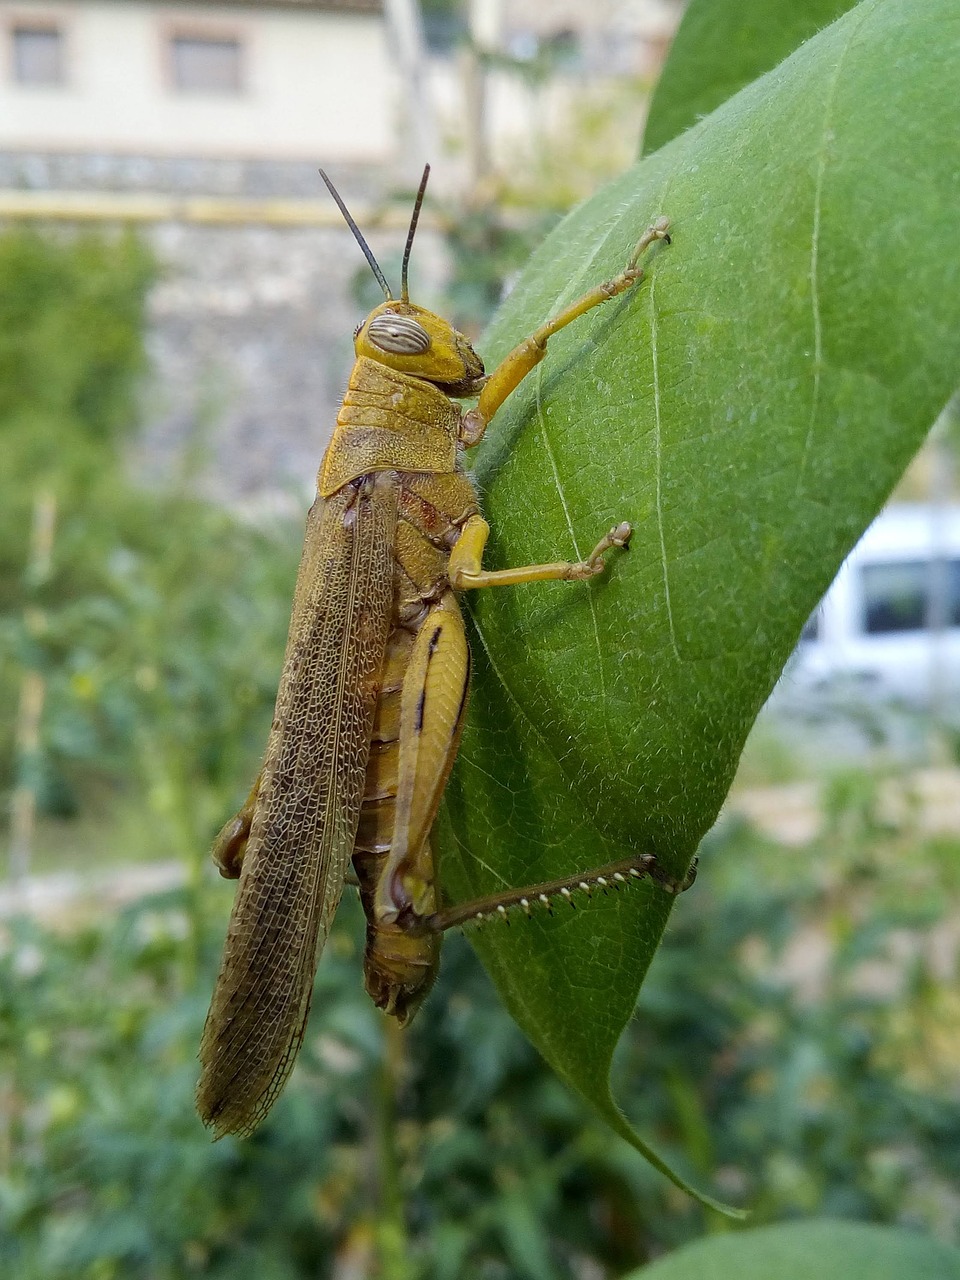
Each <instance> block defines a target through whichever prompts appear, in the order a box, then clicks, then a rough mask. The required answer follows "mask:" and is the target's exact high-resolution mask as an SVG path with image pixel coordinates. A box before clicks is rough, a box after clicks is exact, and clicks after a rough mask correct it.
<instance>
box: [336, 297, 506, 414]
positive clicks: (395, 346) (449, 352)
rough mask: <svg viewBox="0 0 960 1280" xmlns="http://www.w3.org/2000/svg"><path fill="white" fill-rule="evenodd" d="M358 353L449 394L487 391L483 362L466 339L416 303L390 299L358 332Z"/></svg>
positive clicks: (446, 322) (377, 309)
mask: <svg viewBox="0 0 960 1280" xmlns="http://www.w3.org/2000/svg"><path fill="white" fill-rule="evenodd" d="M354 349H355V351H356V353H357V356H366V357H367V358H368V359H370V360H377V361H379V363H380V364H385V365H387V366H388V367H389V368H391V369H396V370H397V371H398V372H399V373H406V374H409V375H410V376H411V377H413V378H423V379H424V381H426V382H432V383H434V384H435V385H436V386H438V387H439V388H440V389H441V390H442V391H443V392H445V393H446V394H447V395H451V396H470V395H476V394H477V393H478V392H479V391H480V388H481V387H482V386H483V378H484V372H483V361H482V360H481V359H480V357H479V356H478V355H477V353H476V352H475V351H474V349H473V347H472V346H471V345H470V343H469V342H468V341H467V339H466V338H465V337H464V336H463V334H462V333H460V332H459V331H458V330H457V329H455V328H454V327H453V325H452V324H450V322H449V321H447V320H444V319H443V317H442V316H438V315H437V314H436V313H435V312H433V311H428V310H427V309H426V307H418V306H417V305H416V304H415V303H413V302H402V301H398V300H396V299H391V300H390V301H388V302H383V303H381V304H380V306H379V307H375V308H374V310H373V311H371V312H370V314H369V315H368V316H367V318H366V320H365V321H364V322H363V324H362V325H361V326H360V328H359V329H358V330H357V333H356V338H355V340H354Z"/></svg>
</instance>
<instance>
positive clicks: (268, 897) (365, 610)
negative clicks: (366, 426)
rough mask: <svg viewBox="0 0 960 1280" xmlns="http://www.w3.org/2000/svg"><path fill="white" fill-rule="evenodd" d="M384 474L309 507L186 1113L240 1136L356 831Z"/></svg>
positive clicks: (372, 663)
mask: <svg viewBox="0 0 960 1280" xmlns="http://www.w3.org/2000/svg"><path fill="white" fill-rule="evenodd" d="M397 492H398V489H397V477H396V473H395V472H379V473H376V474H374V475H371V476H366V477H362V478H361V479H360V480H358V481H355V482H354V483H352V484H349V485H346V486H344V488H343V489H340V490H338V491H337V492H336V493H334V494H333V495H331V497H330V498H328V499H327V500H326V501H325V502H324V501H322V500H321V499H319V498H318V499H317V501H316V503H315V504H314V506H313V508H312V509H311V511H310V515H309V517H308V519H307V533H306V541H305V544H304V549H303V558H302V560H301V562H300V572H299V575H298V578H297V590H296V595H295V598H294V607H293V616H292V618H291V620H290V633H289V637H288V639H287V650H286V656H285V658H284V665H283V673H282V675H281V678H280V690H279V692H278V694H277V705H276V711H275V713H274V719H273V728H272V730H271V733H270V740H269V742H268V744H267V753H266V758H265V761H264V767H263V772H262V774H261V780H260V786H259V791H258V793H257V802H256V808H255V810H254V813H253V818H252V823H251V828H250V836H249V840H248V842H247V848H246V852H245V854H244V859H243V869H242V872H241V875H240V884H239V887H238V890H237V896H236V900H235V902H234V906H233V914H232V915H231V918H230V925H229V929H228V932H227V941H226V946H225V948H224V954H223V961H222V964H221V967H220V974H219V977H218V978H217V985H216V989H215V991H214V994H213V1000H212V1002H211V1005H210V1012H209V1014H208V1015H207V1021H206V1025H205V1027H204V1031H203V1040H202V1043H201V1045H200V1061H201V1063H202V1073H201V1077H200V1083H199V1085H198V1086H197V1109H198V1111H199V1112H200V1116H201V1118H202V1120H203V1121H204V1123H205V1124H207V1125H210V1126H212V1127H213V1129H214V1130H215V1132H216V1136H217V1137H221V1136H222V1135H223V1134H225V1133H236V1134H241V1135H242V1134H248V1133H251V1132H252V1131H253V1130H254V1129H255V1128H256V1127H257V1125H258V1124H259V1123H260V1121H261V1120H262V1119H263V1118H264V1116H265V1115H266V1114H267V1112H268V1111H269V1110H270V1108H271V1106H272V1105H273V1103H274V1101H275V1100H276V1098H277V1095H278V1094H279V1093H280V1090H281V1089H282V1088H283V1085H284V1082H285V1081H286V1078H287V1076H288V1075H289V1074H290V1070H291V1068H292V1066H293V1062H294V1059H295V1057H296V1055H297V1051H298V1049H299V1048H300V1043H301V1041H302V1040H303V1034H304V1028H305V1025H306V1020H307V1013H308V1011H309V1008H310V996H311V992H312V989H313V979H314V974H315V972H316V965H317V960H318V957H319V954H320V951H321V949H322V947H323V944H324V942H325V941H326V937H327V933H328V931H329V928H330V923H331V920H332V918H333V914H334V912H335V911H336V908H337V904H338V902H339V900H340V894H341V892H342V889H343V882H344V876H345V874H346V869H347V865H348V862H349V859H350V854H351V852H352V849H353V842H354V838H355V835H356V828H357V822H358V819H359V813H360V804H361V801H362V798H363V788H364V776H365V771H366V765H367V757H368V755H369V750H370V735H371V731H372V722H373V713H374V709H375V706H376V700H377V694H378V683H379V677H380V669H381V665H382V662H383V653H384V647H385V645H386V639H387V634H388V631H389V627H390V618H391V610H392V601H393V575H394V561H393V544H394V533H395V529H396V519H397Z"/></svg>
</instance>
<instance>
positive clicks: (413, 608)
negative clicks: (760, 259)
mask: <svg viewBox="0 0 960 1280" xmlns="http://www.w3.org/2000/svg"><path fill="white" fill-rule="evenodd" d="M428 174H429V166H427V168H426V169H425V170H424V173H423V179H422V181H421V183H420V189H419V191H418V193H417V199H416V204H415V206H414V211H413V216H412V218H411V222H410V230H409V234H408V236H407V243H406V249H405V251H404V257H403V268H402V287H401V293H400V297H399V299H397V298H394V297H393V295H392V293H391V290H390V286H389V285H388V284H387V281H386V279H385V278H384V275H383V272H382V271H381V270H380V267H379V266H378V264H377V262H376V260H375V258H374V257H373V254H372V253H371V251H370V249H369V247H368V246H367V244H366V242H365V241H364V239H363V236H362V235H361V233H360V231H359V229H358V227H357V225H356V223H355V222H354V221H353V219H352V218H351V216H350V214H349V213H348V211H347V209H346V207H345V205H344V204H343V201H342V200H341V199H340V196H339V194H338V193H337V192H336V190H335V189H334V187H333V185H332V184H331V183H330V181H329V179H328V178H327V177H326V174H323V175H322V176H323V178H324V181H325V182H326V184H327V186H328V187H329V189H330V191H331V194H332V195H333V197H334V199H335V200H336V201H337V204H338V205H339V207H340V210H341V212H342V213H343V215H344V217H345V219H346V221H347V224H348V225H349V227H350V229H351V230H352V232H353V234H354V235H355V237H356V238H357V241H358V243H359V245H360V247H361V249H362V250H363V252H364V254H365V255H366V258H367V261H368V262H369V264H370V267H371V269H372V271H373V273H374V275H375V276H376V277H377V280H378V282H379V283H380V286H381V288H382V289H383V292H384V297H385V299H386V301H385V302H384V303H382V304H381V305H380V306H378V307H376V308H375V309H374V310H373V311H372V312H371V313H370V315H369V316H367V318H366V320H365V321H364V322H363V324H361V325H360V327H359V328H358V329H357V331H356V335H355V349H356V357H357V358H356V363H355V364H354V366H353V371H352V373H351V375H350V381H349V385H348V388H347V392H346V395H345V397H344V400H343V404H342V407H341V409H340V412H339V414H338V416H337V425H336V429H335V431H334V435H333V439H332V441H331V443H330V445H329V447H328V449H327V451H326V454H325V455H324V458H323V462H322V463H321V466H320V472H319V476H318V481H317V499H316V502H315V503H314V505H313V507H312V508H311V510H310V514H309V516H308V517H307V530H306V539H305V542H304V548H303V558H302V560H301V563H300V572H299V576H298V578H297V587H296V593H295V595H294V600H293V611H292V617H291V620H290V633H289V638H288V641H287V649H286V656H285V658H284V664H283V672H282V675H281V677H280V689H279V692H278V694H277V704H276V710H275V712H274V718H273V728H272V731H271V733H270V739H269V742H268V744H267V750H266V756H265V759H264V763H263V767H262V769H261V771H260V774H259V776H258V777H257V780H256V782H255V783H254V785H253V788H252V790H251V792H250V795H249V796H248V798H247V800H246V802H245V804H244V805H243V807H242V809H241V810H240V812H239V813H238V814H237V815H236V817H235V818H233V819H232V820H231V821H230V822H229V823H227V825H226V826H225V827H224V828H223V830H222V831H221V832H220V834H219V836H218V837H217V840H216V843H215V845H214V849H213V856H214V858H215V860H216V862H217V864H218V866H219V867H220V871H221V873H222V874H223V875H225V876H228V877H237V876H239V878H240V885H239V888H238V891H237V896H236V901H235V902H234V907H233V914H232V916H231V919H230V925H229V929H228V933H227V941H226V946H225V949H224V954H223V962H222V965H221V969H220V974H219V977H218V979H217V985H216V990H215V991H214V994H213V1000H212V1003H211V1005H210V1012H209V1014H208V1016H207V1022H206V1026H205V1027H204V1032H203V1042H202V1044H201V1047H200V1058H201V1062H202V1064H203V1070H202V1075H201V1078H200V1083H199V1085H198V1088H197V1106H198V1110H199V1112H200V1115H201V1117H202V1119H203V1120H204V1122H205V1123H206V1124H208V1125H211V1126H212V1127H213V1129H214V1130H215V1131H216V1134H217V1136H220V1135H221V1134H224V1133H239V1134H246V1133H250V1132H251V1131H252V1130H253V1129H254V1128H255V1127H256V1126H257V1125H258V1124H259V1123H260V1121H261V1120H262V1119H263V1117H264V1116H265V1115H266V1113H267V1112H268V1111H269V1109H270V1107H271V1106H272V1105H273V1102H274V1101H275V1099H276V1097H277V1095H278V1094H279V1092H280V1090H281V1089H282V1088H283V1085H284V1082H285V1081H286V1078H287V1076H288V1074H289V1072H290V1069H291V1067H292V1066H293V1062H294V1059H295V1057H296V1054H297V1051H298V1049H299V1047H300V1043H301V1041H302V1039H303V1034H304V1028H305V1026H306V1020H307V1014H308V1011H309V1006H310V995H311V992H312V989H313V979H314V974H315V971H316V966H317V960H318V957H319V954H320V950H321V948H322V947H323V944H324V941H325V940H326V936H327V933H328V930H329V927H330V923H331V920H332V917H333V914H334V912H335V910H336V908H337V904H338V902H339V900H340V895H341V892H342V890H343V886H344V882H345V879H346V877H347V872H348V866H349V863H350V861H351V858H352V860H353V868H354V871H355V873H356V878H357V881H358V884H359V889H360V897H361V900H362V902H363V908H364V911H365V913H366V918H367V942H366V952H365V956H364V974H365V980H366V988H367V991H368V992H369V993H370V995H371V997H372V998H373V1000H374V1001H375V1003H376V1004H377V1005H378V1006H379V1007H380V1008H381V1009H384V1010H385V1011H386V1012H387V1013H390V1014H393V1015H394V1016H395V1017H396V1018H398V1019H399V1020H400V1022H405V1021H407V1020H408V1019H409V1018H410V1017H412V1015H413V1014H414V1013H415V1012H416V1010H417V1008H418V1007H419V1005H420V1003H421V1001H422V1000H423V998H424V996H425V995H426V993H427V991H429V989H430V986H431V984H432V983H433V980H434V977H435V976H436V972H437V966H438V962H439V951H440V939H441V936H442V933H443V931H444V930H445V929H448V928H450V927H451V926H454V925H458V924H463V923H464V922H466V921H468V920H470V919H477V918H479V919H484V918H489V917H496V916H498V915H500V916H502V915H505V914H506V912H507V910H508V908H510V907H514V906H519V907H521V908H522V909H523V910H525V911H529V910H530V909H531V907H533V906H534V905H536V904H537V903H544V904H549V903H550V901H551V899H553V898H554V897H557V896H560V897H570V895H571V894H572V893H573V892H575V891H576V890H577V889H584V890H589V889H591V888H592V887H593V886H599V887H601V888H603V887H606V886H607V885H612V886H613V887H616V886H618V885H619V884H621V883H623V882H625V881H628V880H630V879H636V878H645V877H649V878H651V879H652V880H654V881H656V882H657V883H658V884H660V885H661V886H662V887H663V888H664V889H665V890H667V891H668V892H671V893H677V892H679V891H680V890H681V889H683V888H685V887H686V884H687V881H684V882H682V883H678V882H677V881H676V880H673V879H671V878H670V877H669V876H667V875H666V874H665V873H664V872H663V871H662V870H661V869H660V868H659V867H658V865H657V861H656V858H655V857H653V856H652V855H645V856H642V857H638V858H635V859H632V860H627V861H624V862H622V863H615V864H611V865H610V866H607V867H600V868H596V869H594V870H591V871H587V872H581V873H579V874H577V875H574V876H570V877H568V878H565V879H560V880H554V881H550V882H548V883H544V884H535V885H529V886H527V887H525V888H522V889H517V890H514V891H511V892H509V893H505V894H500V895H495V896H492V897H489V898H484V899H482V900H480V901H477V902H473V903H464V904H461V905H458V906H453V907H446V908H445V907H443V906H442V905H441V904H440V902H439V901H438V886H437V871H436V864H435V861H434V854H433V851H432V849H431V845H430V838H429V837H430V828H431V826H432V825H433V821H434V817H435V816H436V812H437V807H438V805H439V803H440V798H441V795H442V793H443V788H444V786H445V784H446V780H447V777H448V775H449V772H450V769H451V766H452V764H453V760H454V757H455V756H456V752H457V746H458V743H459V739H460V730H461V726H462V723H463V714H464V709H465V706H466V701H467V691H468V686H469V675H470V654H469V650H468V648H467V639H466V633H465V630H464V624H463V619H462V616H461V614H460V609H459V607H458V605H457V601H456V595H455V593H456V592H458V591H466V590H473V589H476V588H479V587H494V586H506V585H518V584H521V583H526V582H537V581H543V580H545V579H551V578H553V579H557V578H564V579H573V580H578V579H585V578H591V577H593V576H594V575H595V574H598V573H601V572H602V571H603V569H604V556H605V555H606V553H607V552H608V551H610V550H611V549H612V548H615V547H624V546H626V544H627V541H628V539H629V537H630V532H631V531H630V525H629V524H627V523H626V522H624V523H621V524H618V525H617V526H616V527H615V528H613V529H611V530H610V531H609V533H606V534H604V536H603V537H602V538H600V540H599V542H598V543H597V545H596V547H594V549H593V551H592V552H591V553H590V555H589V556H588V557H587V559H586V560H584V561H582V562H579V563H573V562H567V561H561V562H558V563H555V564H539V565H525V566H523V567H520V568H515V569H500V570H486V569H484V568H483V567H482V557H483V549H484V545H485V543H486V541H487V534H488V531H489V530H488V526H487V524H486V521H485V520H484V519H483V517H482V516H481V515H480V511H479V506H478V503H477V495H476V492H475V490H474V488H473V485H472V484H471V482H470V480H469V478H468V477H467V475H466V474H465V473H464V471H463V470H462V467H461V461H460V459H461V454H462V452H463V450H464V449H465V448H468V447H470V446H471V445H474V444H476V443H477V442H478V441H479V440H480V439H481V437H482V436H483V433H484V431H485V429H486V427H487V424H488V423H489V422H490V419H491V418H492V417H493V416H494V414H495V413H496V412H497V410H498V409H499V408H500V406H501V405H502V404H503V402H504V400H505V399H506V397H507V396H508V395H509V394H510V392H511V391H513V390H514V388H515V387H516V386H517V385H518V384H519V383H520V382H521V381H522V380H523V379H524V378H525V377H526V376H527V374H528V373H529V372H530V371H531V370H532V369H533V368H534V367H535V366H536V365H537V364H538V363H539V361H540V360H542V359H543V357H544V355H545V353H546V348H547V341H548V339H549V338H550V337H551V335H552V334H554V333H556V332H557V331H558V330H560V329H562V328H564V327H565V326H566V325H568V324H570V323H571V322H572V321H573V320H576V319H577V317H578V316H581V315H583V314H584V312H587V311H589V310H591V309H592V308H593V307H595V306H598V305H599V304H600V303H601V302H604V301H606V300H607V299H608V298H613V297H615V296H616V295H617V294H619V293H623V292H624V291H625V290H626V289H630V288H631V287H632V286H633V285H635V284H636V283H637V282H638V281H639V280H640V279H641V278H642V274H643V273H642V270H641V268H640V266H639V261H640V258H641V255H642V254H643V253H644V251H645V250H646V249H647V247H648V246H649V245H651V244H653V243H654V242H655V241H657V240H666V241H668V242H669V237H668V235H667V229H668V223H667V220H666V219H665V218H661V219H659V220H658V221H657V222H655V223H654V224H653V225H652V226H651V227H649V228H648V230H647V231H646V232H645V233H644V234H643V236H641V238H640V240H639V242H638V244H637V246H636V248H635V250H634V252H633V255H632V256H631V258H630V261H629V262H628V264H627V266H626V267H625V269H624V270H623V271H622V272H621V273H620V274H619V275H618V276H616V277H615V278H614V279H612V280H608V281H606V282H605V283H603V284H599V285H596V286H595V287H594V288H592V289H590V290H589V291H588V292H587V293H585V294H584V295H583V297H581V298H579V299H578V300H577V301H576V302H574V303H572V304H571V305H570V306H568V307H566V308H565V309H564V310H563V311H561V312H560V313H559V315H557V316H555V317H554V318H553V319H552V320H550V321H548V322H547V323H546V324H544V325H542V326H541V327H540V328H539V329H537V330H536V331H535V332H534V333H533V334H531V335H530V337H528V338H527V339H526V340H525V341H523V342H521V343H520V345H519V346H517V347H516V348H514V350H513V351H512V352H511V353H510V354H509V355H508V356H507V357H506V358H505V359H504V360H503V361H502V362H501V363H500V364H499V365H498V366H497V368H496V369H494V371H493V372H492V373H491V374H490V375H489V376H487V375H485V374H484V368H483V363H482V362H481V360H480V357H479V356H478V355H477V354H476V352H475V351H474V350H473V348H472V347H471V346H470V344H469V342H468V341H467V340H466V338H465V337H464V336H463V335H462V334H461V333H458V332H457V331H456V330H455V329H454V328H453V326H452V325H450V324H449V323H448V322H447V321H446V320H444V319H442V318H441V317H440V316H438V315H435V314H434V313H433V312H431V311H427V310H426V309H425V308H423V307H418V306H416V305H415V304H414V303H412V302H410V300H409V297H408V290H407V266H408V262H409V258H410V250H411V247H412V244H413V237H414V232H415V230H416V226H417V219H418V217H419V214H420V207H421V204H422V201H423V195H424V190H425V188H426V182H427V176H428ZM472 396H477V397H478V399H477V403H476V406H475V407H474V408H472V409H468V410H467V411H466V412H463V411H462V410H461V409H460V408H459V407H458V406H457V405H456V404H454V403H453V400H454V399H456V398H460V397H472ZM689 879H690V877H688V880H689Z"/></svg>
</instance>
